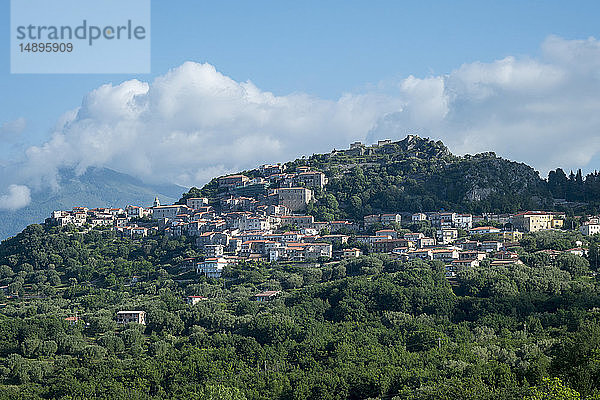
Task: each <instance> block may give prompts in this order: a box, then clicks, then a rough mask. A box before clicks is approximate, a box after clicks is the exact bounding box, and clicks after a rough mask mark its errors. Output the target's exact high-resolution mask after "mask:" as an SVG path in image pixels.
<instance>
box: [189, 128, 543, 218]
mask: <svg viewBox="0 0 600 400" xmlns="http://www.w3.org/2000/svg"><path fill="white" fill-rule="evenodd" d="M351 147H352V148H351V149H348V150H334V151H332V152H331V153H328V154H314V155H312V156H311V157H308V158H302V159H297V160H294V161H291V162H288V163H286V164H285V170H286V172H293V171H295V170H296V168H297V167H299V166H309V167H311V168H313V169H316V170H319V171H323V172H324V173H325V174H326V175H327V177H328V179H329V183H328V184H327V186H326V188H325V189H326V190H325V191H317V192H316V196H315V197H316V199H317V201H316V202H315V203H314V204H311V205H309V212H310V213H311V214H313V215H315V216H316V217H317V218H320V219H324V220H330V219H332V218H335V219H337V218H355V219H362V217H363V216H364V215H368V214H372V213H377V212H386V211H405V212H420V211H439V210H453V211H457V212H472V213H482V212H498V213H502V212H514V211H518V210H523V209H548V208H552V207H553V198H552V194H551V193H550V191H549V189H548V184H547V182H546V181H545V180H543V179H541V178H540V176H539V173H538V172H537V171H535V170H534V169H533V168H531V167H530V166H528V165H526V164H524V163H517V162H514V161H510V160H506V159H503V158H500V157H497V156H496V154H495V153H493V152H487V153H481V154H476V155H465V156H456V155H454V154H452V153H451V152H450V150H449V149H448V148H447V147H446V146H445V145H444V144H443V143H442V142H441V141H433V140H429V139H427V138H421V137H418V136H414V135H409V136H407V137H406V138H405V139H403V140H401V141H398V142H391V141H385V142H380V144H378V145H373V146H365V145H358V144H355V145H353V146H351ZM244 173H245V174H247V175H249V176H256V173H257V171H256V170H255V171H246V172H244ZM215 190H216V181H215V180H213V181H212V182H210V183H208V184H207V185H206V186H205V187H204V188H202V189H200V190H199V189H195V188H192V189H191V190H190V192H189V193H188V194H186V195H184V198H185V197H187V196H192V195H199V194H203V195H207V196H211V195H212V196H214V195H215V193H216V192H215Z"/></svg>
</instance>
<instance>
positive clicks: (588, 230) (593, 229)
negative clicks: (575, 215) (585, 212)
mask: <svg viewBox="0 0 600 400" xmlns="http://www.w3.org/2000/svg"><path fill="white" fill-rule="evenodd" d="M579 230H580V231H581V233H582V234H584V235H585V236H590V235H595V234H596V233H600V224H584V225H581V227H580V228H579Z"/></svg>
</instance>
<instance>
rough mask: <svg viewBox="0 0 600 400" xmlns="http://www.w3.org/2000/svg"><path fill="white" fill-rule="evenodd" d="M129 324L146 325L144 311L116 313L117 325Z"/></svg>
mask: <svg viewBox="0 0 600 400" xmlns="http://www.w3.org/2000/svg"><path fill="white" fill-rule="evenodd" d="M130 322H135V323H136V324H142V325H146V311H119V312H118V313H117V324H128V323H130Z"/></svg>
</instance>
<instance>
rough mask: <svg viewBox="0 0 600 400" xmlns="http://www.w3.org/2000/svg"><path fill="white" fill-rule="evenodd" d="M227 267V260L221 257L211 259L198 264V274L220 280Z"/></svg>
mask: <svg viewBox="0 0 600 400" xmlns="http://www.w3.org/2000/svg"><path fill="white" fill-rule="evenodd" d="M226 266H227V260H226V259H224V258H221V257H211V258H207V259H206V260H204V261H201V262H199V263H197V264H196V273H197V274H202V275H204V276H206V277H207V278H220V277H221V275H222V274H223V268H225V267H226Z"/></svg>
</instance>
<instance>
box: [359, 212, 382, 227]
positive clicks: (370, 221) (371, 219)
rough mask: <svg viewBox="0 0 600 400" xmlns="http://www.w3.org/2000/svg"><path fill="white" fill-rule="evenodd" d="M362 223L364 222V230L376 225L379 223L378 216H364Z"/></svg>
mask: <svg viewBox="0 0 600 400" xmlns="http://www.w3.org/2000/svg"><path fill="white" fill-rule="evenodd" d="M363 222H364V225H365V228H368V227H369V226H371V225H375V224H378V223H379V222H381V219H380V217H379V214H372V215H365V216H364V217H363Z"/></svg>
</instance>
